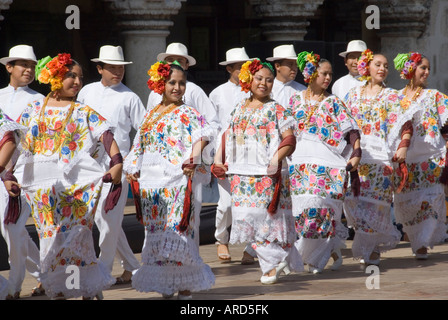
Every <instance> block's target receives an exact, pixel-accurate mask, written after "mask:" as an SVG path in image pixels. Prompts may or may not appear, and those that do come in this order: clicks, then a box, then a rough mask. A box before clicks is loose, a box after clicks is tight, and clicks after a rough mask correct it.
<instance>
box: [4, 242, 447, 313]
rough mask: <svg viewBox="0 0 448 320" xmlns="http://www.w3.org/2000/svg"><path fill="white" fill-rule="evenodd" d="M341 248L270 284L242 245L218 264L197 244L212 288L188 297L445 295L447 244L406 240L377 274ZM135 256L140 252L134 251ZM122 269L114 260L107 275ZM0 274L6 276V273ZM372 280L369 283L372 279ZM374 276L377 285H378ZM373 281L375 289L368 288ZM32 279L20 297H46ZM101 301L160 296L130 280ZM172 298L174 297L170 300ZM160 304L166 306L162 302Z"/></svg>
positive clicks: (213, 253) (386, 257)
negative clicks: (427, 250)
mask: <svg viewBox="0 0 448 320" xmlns="http://www.w3.org/2000/svg"><path fill="white" fill-rule="evenodd" d="M350 246H351V241H347V249H344V250H343V251H342V254H343V256H344V264H343V266H342V267H341V268H340V269H339V270H338V271H331V270H330V269H328V266H327V268H326V269H325V270H324V272H323V273H322V274H319V275H313V274H310V273H307V272H304V273H300V274H290V275H289V276H283V277H281V278H280V280H279V282H278V283H276V284H274V285H262V284H261V283H260V281H259V278H260V276H261V273H260V269H259V267H258V263H256V264H254V265H250V266H243V265H241V263H240V259H241V255H242V254H241V253H242V249H243V247H242V246H232V247H231V253H232V256H233V261H232V262H231V263H226V264H223V263H221V262H220V261H219V260H218V259H217V256H216V247H215V245H212V244H209V245H202V246H201V247H200V252H201V256H202V257H203V259H204V261H205V262H206V263H207V264H209V265H210V267H211V268H212V270H213V272H214V274H215V276H216V283H215V286H214V287H213V288H212V289H211V290H209V291H207V292H200V293H195V294H194V295H193V299H194V300H203V301H205V300H226V301H232V300H233V301H237V300H240V301H245V302H246V303H248V302H249V301H250V300H375V299H377V300H398V299H399V300H415V299H417V300H422V299H423V300H445V299H448V272H447V270H448V243H443V244H440V245H438V246H436V247H435V248H434V249H433V250H431V254H430V257H429V259H428V260H426V261H417V260H415V259H414V258H413V257H412V255H411V249H410V246H409V243H407V242H401V243H400V244H399V245H398V246H397V248H395V249H394V250H391V251H389V252H387V253H385V254H383V258H382V261H381V265H380V267H379V277H375V275H376V274H374V273H372V274H371V273H370V272H369V273H366V269H365V267H363V266H361V265H360V264H359V263H358V262H357V261H355V260H353V258H352V256H351V251H350ZM137 256H138V258H140V255H139V254H137ZM121 272H122V270H121V269H120V267H119V264H118V262H117V261H116V264H115V267H114V270H113V275H114V276H118V275H120V274H121ZM0 274H1V275H2V276H4V277H7V275H8V271H1V272H0ZM375 279H376V280H377V281H376V282H374V280H375ZM378 280H379V283H378ZM366 283H367V284H369V285H370V286H371V287H372V286H374V283H376V284H377V285H379V288H377V289H375V288H373V289H368V286H367V285H366ZM35 284H36V283H35V281H34V279H32V278H31V277H30V276H29V275H27V276H26V279H25V282H24V284H23V291H22V298H21V300H48V298H47V297H31V296H30V291H31V288H32V287H33V286H35ZM103 294H104V299H105V300H161V299H162V298H161V296H160V295H159V294H157V293H140V292H137V291H135V290H134V289H133V288H132V287H131V285H130V284H126V285H116V286H113V287H111V288H110V289H108V290H106V291H104V292H103ZM172 299H176V297H174V298H172ZM165 306H166V305H165Z"/></svg>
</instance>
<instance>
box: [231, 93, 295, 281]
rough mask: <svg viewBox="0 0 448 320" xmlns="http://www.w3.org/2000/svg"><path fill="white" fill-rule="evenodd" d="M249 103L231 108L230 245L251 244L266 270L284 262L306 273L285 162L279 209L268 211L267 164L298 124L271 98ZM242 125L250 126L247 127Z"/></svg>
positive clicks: (271, 182)
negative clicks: (254, 106)
mask: <svg viewBox="0 0 448 320" xmlns="http://www.w3.org/2000/svg"><path fill="white" fill-rule="evenodd" d="M245 102H246V101H245V100H244V101H242V102H241V103H240V104H238V105H237V106H236V108H235V110H234V111H233V112H232V117H231V121H230V127H229V130H228V132H227V136H226V145H225V146H226V147H225V148H226V162H227V163H228V166H229V169H228V171H227V175H228V178H229V180H230V191H231V195H232V230H231V233H230V243H231V244H235V243H252V248H253V249H254V250H255V252H256V254H257V257H258V261H259V264H260V267H261V271H262V273H263V274H265V273H267V272H269V271H270V270H272V269H274V268H276V267H277V266H278V265H279V264H280V263H281V262H283V261H286V262H288V263H289V268H290V269H291V270H293V271H303V262H302V259H301V257H300V255H299V254H298V252H297V250H295V248H294V241H295V239H296V236H295V233H294V219H293V216H292V212H291V199H290V197H289V187H288V185H289V180H288V174H287V168H286V161H285V160H284V161H283V162H284V169H283V170H282V175H281V179H282V188H281V192H280V197H279V205H278V208H277V212H276V213H275V214H270V213H269V212H268V210H267V208H268V205H269V204H270V202H271V200H272V197H273V195H274V187H275V184H274V182H275V181H274V179H272V178H270V177H269V176H268V174H267V168H268V165H269V162H270V161H271V160H272V159H273V156H274V154H275V153H276V152H277V149H278V146H279V145H280V143H281V135H282V133H283V132H284V131H286V130H287V129H291V128H293V127H294V123H295V122H294V119H293V118H292V117H291V115H290V113H289V112H288V111H287V110H286V109H285V108H283V107H282V106H280V105H279V104H278V103H277V102H275V101H273V100H271V101H269V102H267V103H265V104H264V105H262V106H260V107H259V108H258V109H253V110H246V108H245V107H244V106H245ZM243 123H245V124H247V126H245V130H243V129H242V126H243V127H244V125H243Z"/></svg>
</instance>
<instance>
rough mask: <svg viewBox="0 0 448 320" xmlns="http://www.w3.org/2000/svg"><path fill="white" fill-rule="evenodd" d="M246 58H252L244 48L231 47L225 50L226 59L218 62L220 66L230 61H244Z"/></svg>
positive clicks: (230, 62)
mask: <svg viewBox="0 0 448 320" xmlns="http://www.w3.org/2000/svg"><path fill="white" fill-rule="evenodd" d="M248 60H252V59H251V58H249V56H248V55H247V53H246V49H244V47H242V48H233V49H230V50H227V52H226V61H221V62H220V63H219V64H220V65H221V66H226V65H229V64H232V63H237V62H246V61H248Z"/></svg>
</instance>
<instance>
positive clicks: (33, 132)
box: [31, 125, 39, 137]
mask: <svg viewBox="0 0 448 320" xmlns="http://www.w3.org/2000/svg"><path fill="white" fill-rule="evenodd" d="M31 134H32V135H33V137H37V136H38V135H39V128H38V127H37V125H34V126H33V127H32V128H31Z"/></svg>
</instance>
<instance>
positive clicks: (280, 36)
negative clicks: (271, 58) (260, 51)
mask: <svg viewBox="0 0 448 320" xmlns="http://www.w3.org/2000/svg"><path fill="white" fill-rule="evenodd" d="M323 2H324V0H275V1H273V0H250V4H251V5H252V6H253V8H254V11H255V13H257V14H258V15H259V16H260V17H261V19H262V22H261V24H260V26H261V28H262V33H263V36H264V37H265V38H266V39H265V40H267V41H289V42H290V41H301V40H303V38H304V37H305V35H306V33H307V30H306V28H307V27H308V25H309V22H308V21H307V18H308V17H311V16H313V15H314V14H315V11H316V9H317V7H318V6H319V5H321V4H322V3H323Z"/></svg>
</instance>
